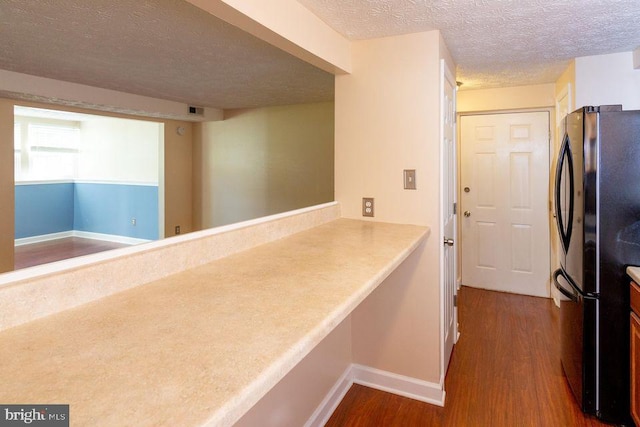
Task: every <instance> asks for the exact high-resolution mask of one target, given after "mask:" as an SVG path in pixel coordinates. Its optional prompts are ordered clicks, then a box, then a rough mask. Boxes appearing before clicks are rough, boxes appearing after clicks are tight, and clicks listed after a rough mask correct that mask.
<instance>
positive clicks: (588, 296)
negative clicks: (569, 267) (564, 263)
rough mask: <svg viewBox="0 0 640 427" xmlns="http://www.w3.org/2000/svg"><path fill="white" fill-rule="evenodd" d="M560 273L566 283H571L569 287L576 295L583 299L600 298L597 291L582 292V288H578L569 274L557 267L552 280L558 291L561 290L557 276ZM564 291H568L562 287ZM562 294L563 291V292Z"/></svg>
mask: <svg viewBox="0 0 640 427" xmlns="http://www.w3.org/2000/svg"><path fill="white" fill-rule="evenodd" d="M559 275H562V277H563V278H564V280H566V281H567V283H568V284H569V285H571V288H572V289H573V290H574V292H575V294H576V295H580V297H582V298H584V299H591V300H596V299H599V298H600V294H599V293H597V292H584V291H583V290H582V289H580V288H579V287H578V285H576V282H574V281H573V279H572V278H571V276H569V275H568V274H567V273H565V272H564V270H563V269H562V268H559V269H557V270H556V271H555V272H554V273H553V280H554V282H556V288H558V290H559V291H560V292H562V290H560V288H559V287H558V286H559V285H560V284H559V283H558V276H559ZM563 290H564V291H566V292H568V291H567V290H566V289H564V288H563ZM563 294H564V292H563ZM565 295H566V294H565Z"/></svg>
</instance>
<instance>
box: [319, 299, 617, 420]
mask: <svg viewBox="0 0 640 427" xmlns="http://www.w3.org/2000/svg"><path fill="white" fill-rule="evenodd" d="M458 301H459V318H460V329H461V331H460V332H461V337H460V340H459V341H458V343H457V344H456V346H455V348H454V351H453V355H452V358H451V361H450V365H449V370H448V373H447V377H446V380H445V390H446V393H447V394H446V401H445V407H444V408H441V407H438V406H434V405H429V404H427V403H423V402H418V401H416V400H412V399H407V398H404V397H400V396H396V395H393V394H390V393H385V392H381V391H378V390H373V389H370V388H367V387H363V386H360V385H354V386H353V387H352V388H351V389H350V390H349V392H348V393H347V395H346V396H345V398H344V399H343V401H342V402H341V403H340V405H339V406H338V408H337V409H336V411H335V412H334V414H333V415H332V417H331V419H330V420H329V422H328V423H327V424H326V426H327V427H337V426H353V427H355V426H357V427H365V426H367V427H368V426H371V427H374V426H375V427H381V426H402V427H411V426H456V427H458V426H473V427H484V426H487V427H489V426H490V427H501V426H509V427H513V426H518V427H519V426H522V427H525V426H527V427H528V426H532V427H539V426H549V427H555V426H558V427H569V426H606V425H607V424H603V423H601V422H599V421H598V420H597V419H595V418H594V417H590V416H585V415H584V414H582V412H581V411H580V409H579V408H578V406H577V404H576V402H575V401H574V398H573V396H572V394H571V391H570V389H569V386H568V384H567V382H566V380H565V378H564V376H563V373H562V367H561V365H560V343H559V335H558V334H559V324H558V322H559V310H557V309H556V308H555V307H554V306H553V301H552V300H550V299H543V298H534V297H527V296H521V295H514V294H506V293H500V292H492V291H485V290H479V289H474V288H467V287H463V288H462V289H461V291H460V295H459V299H458Z"/></svg>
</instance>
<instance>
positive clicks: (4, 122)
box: [0, 99, 193, 272]
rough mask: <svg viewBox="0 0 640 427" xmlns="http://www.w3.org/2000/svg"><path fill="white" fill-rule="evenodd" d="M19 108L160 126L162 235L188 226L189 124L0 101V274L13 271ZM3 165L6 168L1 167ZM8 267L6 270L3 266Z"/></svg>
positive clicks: (190, 189) (190, 217) (190, 155)
mask: <svg viewBox="0 0 640 427" xmlns="http://www.w3.org/2000/svg"><path fill="white" fill-rule="evenodd" d="M14 105H23V106H27V107H34V108H48V109H62V110H65V111H74V112H78V113H87V114H100V115H105V116H109V117H120V118H126V119H134V120H150V121H154V122H161V123H164V131H163V132H164V135H161V137H163V138H164V140H165V150H166V151H167V152H168V154H169V155H167V156H165V161H164V165H165V172H164V173H165V175H166V181H165V191H164V193H165V195H164V201H165V219H166V224H165V228H166V233H165V235H166V236H172V235H173V230H174V225H181V231H182V232H183V233H185V232H188V231H191V230H192V229H193V227H192V222H191V221H192V217H193V213H192V203H191V194H192V175H191V162H192V155H193V153H192V138H193V131H192V129H193V124H192V123H191V122H186V121H175V120H164V119H145V118H143V117H139V116H129V115H123V114H116V113H107V112H102V111H94V110H87V109H82V108H73V107H60V106H55V105H49V104H42V103H34V102H23V101H14V100H10V99H0V141H2V144H1V146H0V184H1V185H2V186H1V187H0V272H1V271H10V270H13V251H14V235H15V233H14V213H13V206H14V177H13V107H14ZM178 126H182V127H184V128H185V129H186V133H185V135H184V136H183V137H180V136H179V135H177V134H176V127H178ZM5 166H6V167H5ZM8 265H10V267H9V268H8V267H7V266H8Z"/></svg>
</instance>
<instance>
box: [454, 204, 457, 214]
mask: <svg viewBox="0 0 640 427" xmlns="http://www.w3.org/2000/svg"><path fill="white" fill-rule="evenodd" d="M456 213H458V204H457V203H454V204H453V214H454V215H455V214H456Z"/></svg>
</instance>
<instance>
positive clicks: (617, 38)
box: [298, 0, 640, 88]
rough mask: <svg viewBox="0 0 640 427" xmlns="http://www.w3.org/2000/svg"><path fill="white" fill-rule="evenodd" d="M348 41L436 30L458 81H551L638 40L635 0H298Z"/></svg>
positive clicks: (639, 11)
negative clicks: (577, 61) (573, 65)
mask: <svg viewBox="0 0 640 427" xmlns="http://www.w3.org/2000/svg"><path fill="white" fill-rule="evenodd" d="M298 2H299V3H301V4H303V5H304V6H306V7H307V8H308V9H309V10H311V11H312V12H314V13H315V14H316V15H317V16H318V17H320V18H321V19H322V20H323V21H324V22H326V23H327V24H328V25H330V26H331V27H333V28H334V29H335V30H336V31H338V32H339V33H341V34H343V35H344V36H345V37H347V38H349V39H351V40H359V39H370V38H377V37H386V36H393V35H400V34H407V33H414V32H420V31H429V30H434V29H439V30H440V31H441V33H442V36H443V38H444V39H445V42H446V44H447V46H448V47H449V50H450V51H451V54H452V56H453V58H454V60H455V61H456V63H457V64H458V70H457V76H456V77H457V80H458V81H462V82H463V83H464V86H463V88H486V87H507V86H518V85H527V84H538V83H553V82H555V80H556V79H557V78H558V77H559V76H560V74H561V73H562V71H564V69H565V68H566V67H567V65H568V63H569V60H571V59H572V58H576V57H580V56H590V55H600V54H606V53H615V52H625V51H632V50H634V49H636V48H637V47H639V46H640V1H639V0H298Z"/></svg>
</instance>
